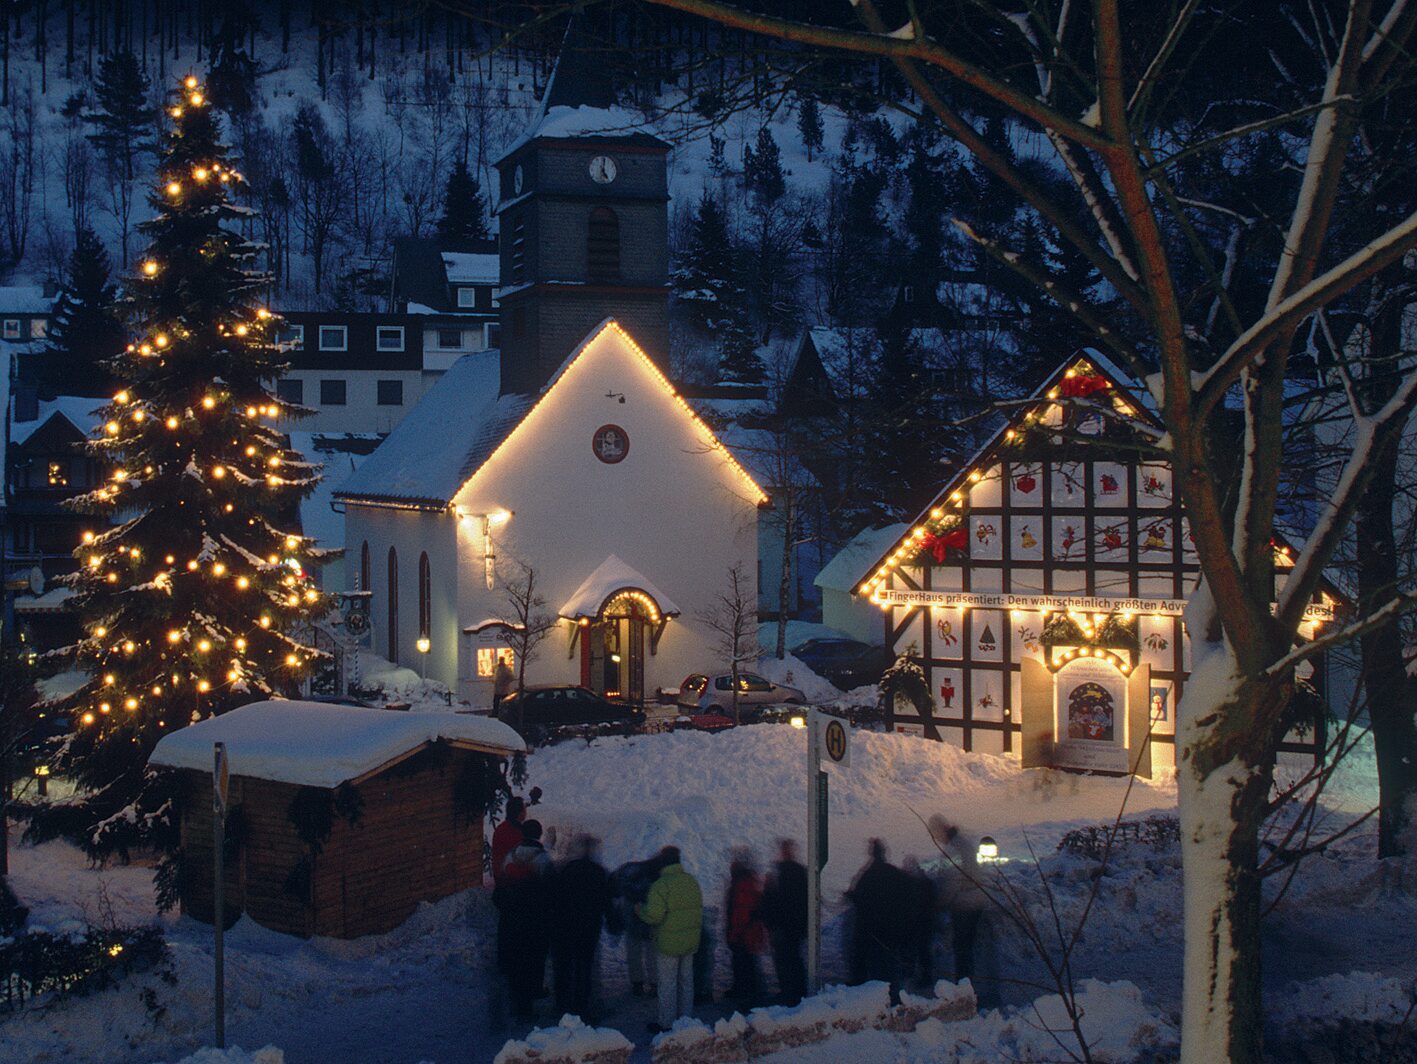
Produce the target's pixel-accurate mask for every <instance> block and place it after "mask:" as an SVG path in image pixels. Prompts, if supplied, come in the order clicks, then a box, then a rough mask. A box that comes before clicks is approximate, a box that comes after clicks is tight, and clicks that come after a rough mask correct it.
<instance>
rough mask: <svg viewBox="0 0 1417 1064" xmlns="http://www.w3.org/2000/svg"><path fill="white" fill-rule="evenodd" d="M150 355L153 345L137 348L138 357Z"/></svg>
mask: <svg viewBox="0 0 1417 1064" xmlns="http://www.w3.org/2000/svg"><path fill="white" fill-rule="evenodd" d="M152 353H153V345H152V344H143V345H142V346H141V347H139V348H138V354H140V355H150V354H152Z"/></svg>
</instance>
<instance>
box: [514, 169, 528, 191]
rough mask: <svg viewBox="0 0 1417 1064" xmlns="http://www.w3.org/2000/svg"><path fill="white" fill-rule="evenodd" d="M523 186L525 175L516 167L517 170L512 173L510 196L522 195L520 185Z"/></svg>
mask: <svg viewBox="0 0 1417 1064" xmlns="http://www.w3.org/2000/svg"><path fill="white" fill-rule="evenodd" d="M524 184H526V174H524V173H522V168H521V166H520V165H518V166H517V168H516V169H515V170H513V171H512V195H513V196H520V195H521V194H522V185H524Z"/></svg>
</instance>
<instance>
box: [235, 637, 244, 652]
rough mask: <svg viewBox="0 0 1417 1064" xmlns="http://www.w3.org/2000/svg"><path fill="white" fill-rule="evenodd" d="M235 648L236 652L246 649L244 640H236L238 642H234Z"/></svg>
mask: <svg viewBox="0 0 1417 1064" xmlns="http://www.w3.org/2000/svg"><path fill="white" fill-rule="evenodd" d="M235 646H236V649H237V650H245V649H246V640H244V639H238V640H236V643H235Z"/></svg>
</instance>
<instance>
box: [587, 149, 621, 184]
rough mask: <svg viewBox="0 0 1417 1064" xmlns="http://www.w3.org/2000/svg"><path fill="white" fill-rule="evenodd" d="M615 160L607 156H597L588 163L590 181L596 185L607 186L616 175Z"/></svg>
mask: <svg viewBox="0 0 1417 1064" xmlns="http://www.w3.org/2000/svg"><path fill="white" fill-rule="evenodd" d="M618 172H619V171H618V168H617V167H616V166H615V160H614V159H612V158H610V156H608V155H597V156H596V157H595V158H594V159H592V160H591V161H590V179H591V180H592V181H594V182H595V183H596V184H597V185H608V184H610V182H612V181H614V180H615V175H616V173H618Z"/></svg>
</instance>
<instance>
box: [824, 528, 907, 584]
mask: <svg viewBox="0 0 1417 1064" xmlns="http://www.w3.org/2000/svg"><path fill="white" fill-rule="evenodd" d="M909 527H910V526H909V525H907V524H904V523H901V524H895V525H887V526H886V527H885V528H863V529H862V530H861V531H860V532H858V533H856V535H855V536H853V537H852V538H851V540H850V542H848V543H847V544H846V546H844V547H842V548H841V550H839V551H837V552H836V554H835V555H834V556H833V557H832V560H831V561H829V562H827V564H826V565H824V566H822V571H821V572H820V573H818V574H817V577H816V579H815V580H813V581H812V583H813V584H815V585H816V586H817V587H820V588H823V589H827V590H831V591H854V590H856V585H857V584H858V583H860V577H861V573H862V572H863V571H864V570H865V568H866V567H867V566H868V565H870V564H871V563H872V562H873V561H875V560H876V559H877V558H879V557H880V556H881V555H882V554H884V553H885V552H886V551H887V550H889V549H890V548H891V546H892V545H894V543H895V541H896V540H898V539H900V537H901V536H903V535H905V532H906V529H908V528H909Z"/></svg>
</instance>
